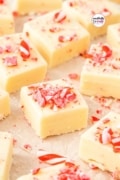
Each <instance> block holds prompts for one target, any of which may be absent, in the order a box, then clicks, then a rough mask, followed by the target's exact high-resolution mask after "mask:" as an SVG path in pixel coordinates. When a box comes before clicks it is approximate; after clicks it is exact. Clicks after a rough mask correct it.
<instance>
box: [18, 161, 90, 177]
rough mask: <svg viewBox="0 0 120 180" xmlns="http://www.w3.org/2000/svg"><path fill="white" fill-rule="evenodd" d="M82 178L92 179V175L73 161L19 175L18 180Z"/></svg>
mask: <svg viewBox="0 0 120 180" xmlns="http://www.w3.org/2000/svg"><path fill="white" fill-rule="evenodd" d="M69 178H70V179H71V178H72V179H80V180H84V179H85V180H90V177H89V176H88V175H87V174H85V173H84V172H83V171H82V170H81V169H80V166H78V165H75V164H73V163H71V162H66V163H62V164H59V165H54V166H50V167H46V168H42V169H41V168H40V169H39V168H38V169H36V170H34V171H33V173H31V174H28V175H24V176H21V177H19V178H18V179H17V180H34V179H37V180H43V179H44V180H49V179H50V180H55V179H56V180H57V179H61V180H62V179H69Z"/></svg>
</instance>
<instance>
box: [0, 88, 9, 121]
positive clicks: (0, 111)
mask: <svg viewBox="0 0 120 180" xmlns="http://www.w3.org/2000/svg"><path fill="white" fill-rule="evenodd" d="M10 112H11V109H10V97H9V94H8V92H6V91H4V90H2V89H0V120H2V119H4V118H5V117H6V116H8V115H9V114H10Z"/></svg>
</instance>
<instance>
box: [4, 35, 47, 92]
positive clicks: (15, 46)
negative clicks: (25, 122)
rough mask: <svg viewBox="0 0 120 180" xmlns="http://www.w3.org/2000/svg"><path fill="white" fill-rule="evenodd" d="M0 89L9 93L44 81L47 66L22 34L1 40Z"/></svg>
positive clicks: (7, 36) (8, 36)
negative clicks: (0, 75)
mask: <svg viewBox="0 0 120 180" xmlns="http://www.w3.org/2000/svg"><path fill="white" fill-rule="evenodd" d="M0 59H1V61H0V74H2V78H0V87H1V88H3V89H4V90H6V91H8V92H9V93H12V92H15V91H17V90H19V89H20V88H21V87H22V86H24V85H29V84H31V83H36V82H39V81H42V80H43V79H44V77H45V75H46V71H47V64H46V62H45V60H44V59H43V57H42V56H41V55H40V54H39V52H38V51H37V50H36V49H35V48H34V46H33V45H32V44H31V43H30V42H29V40H28V39H26V37H24V36H23V34H22V33H16V34H12V35H6V36H3V37H1V38H0Z"/></svg>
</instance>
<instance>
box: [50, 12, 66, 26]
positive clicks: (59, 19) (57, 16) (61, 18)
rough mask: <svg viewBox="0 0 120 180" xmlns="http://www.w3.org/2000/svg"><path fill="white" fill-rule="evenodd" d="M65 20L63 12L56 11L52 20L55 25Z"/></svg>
mask: <svg viewBox="0 0 120 180" xmlns="http://www.w3.org/2000/svg"><path fill="white" fill-rule="evenodd" d="M66 18H67V16H66V14H65V13H64V12H63V11H58V12H56V13H55V14H54V17H53V20H54V21H55V22H57V23H63V22H64V20H65V19H66Z"/></svg>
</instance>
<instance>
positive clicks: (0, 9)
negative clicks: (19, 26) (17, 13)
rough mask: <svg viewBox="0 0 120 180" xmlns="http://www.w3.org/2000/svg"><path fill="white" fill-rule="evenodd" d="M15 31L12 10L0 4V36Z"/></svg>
mask: <svg viewBox="0 0 120 180" xmlns="http://www.w3.org/2000/svg"><path fill="white" fill-rule="evenodd" d="M14 32H15V23H14V18H13V15H12V12H11V11H10V10H9V8H8V7H7V6H6V5H3V4H0V36H3V35H5V34H12V33H14Z"/></svg>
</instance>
